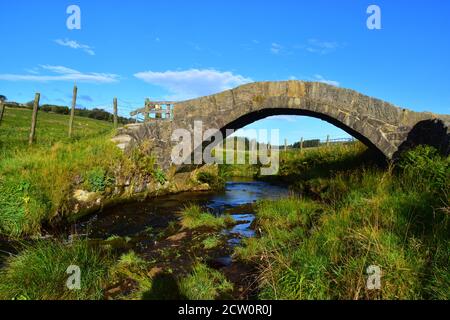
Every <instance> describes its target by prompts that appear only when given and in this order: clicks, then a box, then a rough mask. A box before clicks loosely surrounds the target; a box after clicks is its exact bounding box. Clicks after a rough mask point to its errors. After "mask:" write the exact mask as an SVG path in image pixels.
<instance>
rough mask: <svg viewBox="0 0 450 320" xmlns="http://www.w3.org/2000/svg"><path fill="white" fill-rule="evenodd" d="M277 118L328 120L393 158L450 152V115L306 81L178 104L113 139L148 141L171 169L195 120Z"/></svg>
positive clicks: (232, 125) (228, 125)
mask: <svg viewBox="0 0 450 320" xmlns="http://www.w3.org/2000/svg"><path fill="white" fill-rule="evenodd" d="M273 115H304V116H311V117H315V118H319V119H322V120H325V121H327V122H329V123H331V124H333V125H335V126H337V127H339V128H341V129H343V130H344V131H346V132H347V133H349V134H351V135H352V136H354V137H355V138H357V139H359V140H360V141H362V142H363V143H365V144H366V145H367V146H368V147H370V148H373V149H375V150H377V151H378V152H379V154H380V155H382V156H384V157H386V158H388V159H392V158H395V156H396V155H397V154H398V153H399V152H401V151H402V150H404V149H408V148H410V147H412V146H415V145H418V144H429V145H433V146H435V147H437V148H438V149H439V150H440V151H441V152H442V153H444V154H448V153H449V149H450V142H449V141H450V132H449V127H450V115H439V114H433V113H431V112H414V111H411V110H408V109H404V108H400V107H397V106H394V105H392V104H390V103H388V102H384V101H382V100H379V99H376V98H371V97H368V96H365V95H363V94H360V93H358V92H356V91H353V90H348V89H343V88H338V87H334V86H330V85H327V84H323V83H317V82H304V81H281V82H255V83H250V84H246V85H243V86H240V87H237V88H235V89H232V90H227V91H224V92H221V93H218V94H214V95H210V96H206V97H201V98H198V99H192V100H187V101H181V102H177V103H175V104H174V108H173V119H171V120H170V121H169V120H167V121H164V120H152V121H150V122H146V123H137V124H132V125H127V126H125V127H124V128H121V129H119V133H118V135H117V136H116V137H115V138H114V139H113V140H114V141H115V142H116V143H117V144H118V146H119V147H121V148H122V149H129V148H132V147H133V146H135V145H136V144H139V143H142V142H144V141H150V142H151V149H152V153H153V154H154V155H155V157H156V158H157V161H158V163H159V164H160V165H161V166H162V167H163V168H165V169H167V168H168V167H170V165H171V150H172V147H173V146H174V144H175V143H176V142H172V141H171V135H172V132H173V131H174V130H175V129H179V128H183V129H187V130H189V131H190V132H191V133H192V134H193V130H194V121H199V120H201V121H203V123H204V125H205V126H206V127H207V128H206V129H210V128H213V129H214V128H216V129H217V130H221V131H222V132H225V130H226V129H239V128H242V127H244V126H246V125H248V124H250V123H252V122H254V121H257V120H260V119H263V118H266V117H268V116H273Z"/></svg>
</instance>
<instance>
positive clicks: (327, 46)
mask: <svg viewBox="0 0 450 320" xmlns="http://www.w3.org/2000/svg"><path fill="white" fill-rule="evenodd" d="M339 47H340V45H339V43H337V42H335V41H321V40H317V39H309V40H308V43H307V45H306V51H308V52H311V53H318V54H327V53H331V52H333V51H336V49H338V48H339Z"/></svg>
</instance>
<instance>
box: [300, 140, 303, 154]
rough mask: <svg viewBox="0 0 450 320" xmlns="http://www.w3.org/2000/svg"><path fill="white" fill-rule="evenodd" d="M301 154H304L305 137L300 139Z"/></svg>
mask: <svg viewBox="0 0 450 320" xmlns="http://www.w3.org/2000/svg"><path fill="white" fill-rule="evenodd" d="M300 152H303V137H302V138H301V139H300Z"/></svg>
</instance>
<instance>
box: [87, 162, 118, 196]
mask: <svg viewBox="0 0 450 320" xmlns="http://www.w3.org/2000/svg"><path fill="white" fill-rule="evenodd" d="M113 183H114V178H113V177H111V176H109V175H108V173H107V172H106V170H105V169H104V168H101V167H95V168H93V169H91V170H90V171H88V172H87V173H86V181H85V185H86V188H87V189H88V191H91V192H104V191H105V189H106V188H107V187H108V186H110V185H112V184H113Z"/></svg>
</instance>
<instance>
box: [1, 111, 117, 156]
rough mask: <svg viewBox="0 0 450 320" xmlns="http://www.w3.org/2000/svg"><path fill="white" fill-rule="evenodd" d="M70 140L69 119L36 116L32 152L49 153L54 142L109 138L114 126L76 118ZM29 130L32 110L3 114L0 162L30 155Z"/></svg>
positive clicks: (56, 115) (58, 116) (47, 114)
mask: <svg viewBox="0 0 450 320" xmlns="http://www.w3.org/2000/svg"><path fill="white" fill-rule="evenodd" d="M73 125H74V127H73V138H72V139H69V137H68V130H69V116H66V115H60V114H53V113H47V112H39V113H38V121H37V127H36V143H35V145H34V146H33V148H32V149H49V148H51V147H52V146H53V145H54V144H55V143H57V142H63V143H68V142H72V141H78V140H81V139H84V138H87V137H93V136H98V135H102V134H108V133H110V132H111V131H112V129H113V124H112V123H109V122H106V121H99V120H94V119H89V118H84V117H75V118H74V124H73ZM30 127H31V110H27V109H10V108H7V109H6V110H5V114H4V116H3V120H2V122H1V123H0V159H4V158H6V157H8V156H10V155H11V154H14V153H17V152H29V150H30V148H29V147H28V137H29V134H30Z"/></svg>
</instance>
